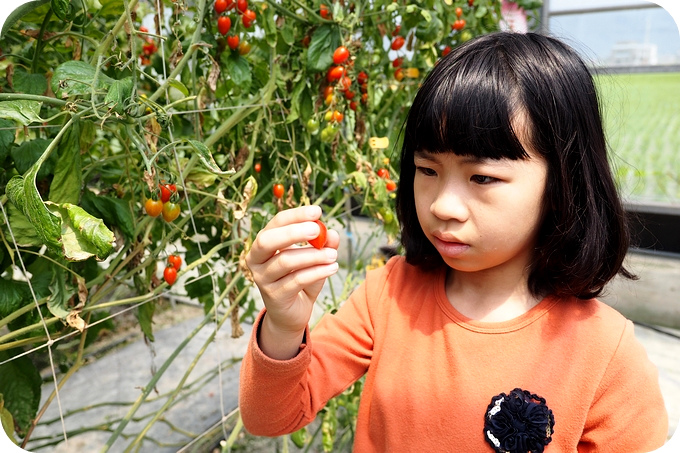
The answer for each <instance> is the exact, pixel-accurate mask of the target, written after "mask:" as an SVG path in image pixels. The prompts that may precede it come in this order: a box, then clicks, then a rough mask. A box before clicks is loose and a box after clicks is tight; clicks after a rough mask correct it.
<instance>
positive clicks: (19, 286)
mask: <svg viewBox="0 0 680 453" xmlns="http://www.w3.org/2000/svg"><path fill="white" fill-rule="evenodd" d="M30 298H31V294H30V293H29V291H28V284H27V283H25V282H18V281H16V280H6V279H4V278H0V318H4V317H5V316H9V315H10V314H12V313H13V312H14V311H16V310H18V309H20V308H21V307H23V306H24V305H26V304H27V303H33V301H32V300H31V299H30Z"/></svg>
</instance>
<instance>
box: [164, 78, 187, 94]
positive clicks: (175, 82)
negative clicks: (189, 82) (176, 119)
mask: <svg viewBox="0 0 680 453" xmlns="http://www.w3.org/2000/svg"><path fill="white" fill-rule="evenodd" d="M168 84H169V85H170V87H171V88H174V89H176V90H177V91H179V92H180V93H182V94H183V95H184V96H189V89H188V88H187V87H186V85H184V84H183V83H182V82H181V81H179V80H177V79H170V81H169V82H168Z"/></svg>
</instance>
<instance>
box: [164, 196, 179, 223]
mask: <svg viewBox="0 0 680 453" xmlns="http://www.w3.org/2000/svg"><path fill="white" fill-rule="evenodd" d="M180 211H181V208H180V207H179V205H178V204H177V203H173V202H171V201H170V202H168V203H163V219H164V220H165V221H166V222H172V221H174V220H175V219H176V218H177V217H179V213H180Z"/></svg>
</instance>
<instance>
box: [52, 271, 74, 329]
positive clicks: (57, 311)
mask: <svg viewBox="0 0 680 453" xmlns="http://www.w3.org/2000/svg"><path fill="white" fill-rule="evenodd" d="M69 297H71V295H70V294H68V292H67V290H66V276H65V275H64V270H63V269H62V268H61V267H54V268H53V272H52V281H51V282H50V295H49V296H48V297H47V308H48V309H49V310H50V313H52V314H53V315H54V316H56V317H57V318H60V319H66V317H67V316H68V314H69V312H70V310H69V309H68V300H69Z"/></svg>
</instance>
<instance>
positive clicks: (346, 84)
mask: <svg viewBox="0 0 680 453" xmlns="http://www.w3.org/2000/svg"><path fill="white" fill-rule="evenodd" d="M351 86H352V79H350V78H349V77H347V76H342V77H340V89H341V90H342V91H347V90H349V89H350V87H351Z"/></svg>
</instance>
